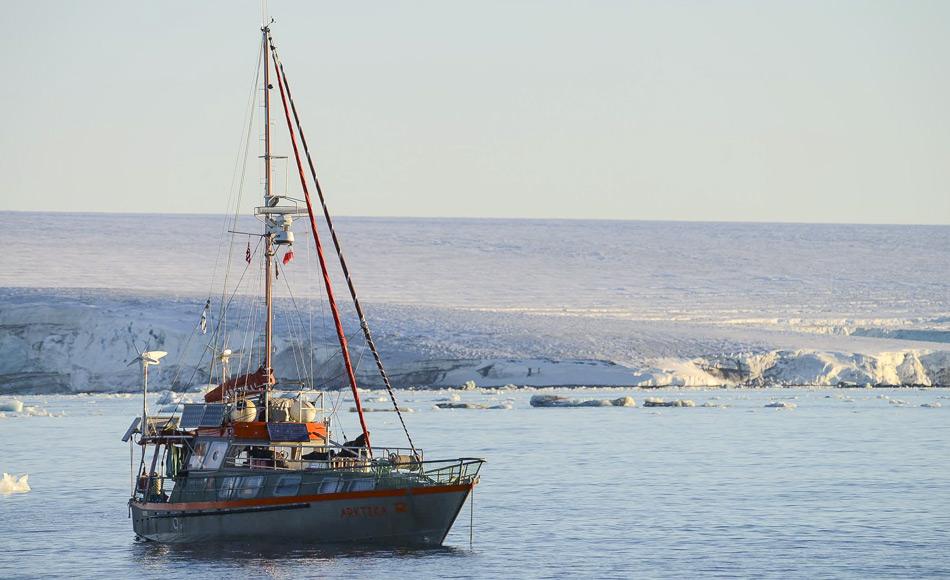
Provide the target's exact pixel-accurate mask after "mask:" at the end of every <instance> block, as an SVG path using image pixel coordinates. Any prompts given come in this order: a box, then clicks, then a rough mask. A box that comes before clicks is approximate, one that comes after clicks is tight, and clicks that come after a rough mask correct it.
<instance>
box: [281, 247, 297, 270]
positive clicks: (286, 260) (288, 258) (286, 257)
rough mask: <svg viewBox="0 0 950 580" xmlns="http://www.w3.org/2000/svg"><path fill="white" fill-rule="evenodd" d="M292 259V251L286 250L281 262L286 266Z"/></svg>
mask: <svg viewBox="0 0 950 580" xmlns="http://www.w3.org/2000/svg"><path fill="white" fill-rule="evenodd" d="M293 259H294V251H293V250H288V251H287V253H286V254H284V259H283V260H282V261H283V263H284V265H285V266H286V265H287V264H288V263H289V262H290V261H291V260H293Z"/></svg>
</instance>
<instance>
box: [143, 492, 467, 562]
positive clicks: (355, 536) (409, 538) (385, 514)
mask: <svg viewBox="0 0 950 580" xmlns="http://www.w3.org/2000/svg"><path fill="white" fill-rule="evenodd" d="M473 487H474V483H471V484H463V485H444V486H431V487H416V488H407V489H387V490H374V491H365V492H356V493H334V494H321V495H313V496H295V497H284V498H264V499H260V500H242V501H227V502H192V503H143V502H136V501H133V502H130V504H129V505H130V507H131V515H132V525H133V529H134V530H135V533H136V534H137V535H138V536H139V537H140V538H143V539H146V540H151V541H156V542H163V543H191V542H213V541H220V540H255V541H260V540H267V541H270V540H275V541H281V542H299V543H314V544H340V543H356V544H368V545H397V546H440V545H442V542H443V541H444V540H445V536H446V535H447V534H448V532H449V530H450V529H451V527H452V524H453V523H454V522H455V519H456V517H457V516H458V514H459V511H460V510H461V509H462V506H463V505H464V504H465V500H466V499H467V498H468V495H469V493H471V491H472V488H473Z"/></svg>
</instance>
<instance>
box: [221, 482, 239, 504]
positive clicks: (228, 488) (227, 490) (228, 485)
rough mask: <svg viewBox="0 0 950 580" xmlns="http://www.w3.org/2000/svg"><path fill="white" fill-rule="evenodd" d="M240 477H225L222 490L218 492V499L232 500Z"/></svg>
mask: <svg viewBox="0 0 950 580" xmlns="http://www.w3.org/2000/svg"><path fill="white" fill-rule="evenodd" d="M240 480H241V478H240V477H225V478H224V479H223V480H221V489H219V490H218V499H231V494H233V493H234V490H235V489H237V487H238V482H239V481H240Z"/></svg>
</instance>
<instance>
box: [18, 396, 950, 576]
mask: <svg viewBox="0 0 950 580" xmlns="http://www.w3.org/2000/svg"><path fill="white" fill-rule="evenodd" d="M531 394H532V393H530V392H523V391H519V392H507V393H500V394H492V393H486V392H481V391H473V392H466V393H464V394H463V395H462V397H463V401H478V402H487V401H495V402H498V401H502V400H505V399H512V402H513V403H514V408H513V409H512V410H490V411H476V410H455V411H444V410H433V409H432V405H433V402H434V400H435V399H437V398H439V397H444V396H446V393H445V392H433V391H427V392H412V393H405V394H404V395H403V400H405V401H406V404H407V405H409V406H411V407H413V408H415V409H416V410H417V412H416V413H413V414H410V415H408V416H407V420H408V423H409V426H410V429H411V430H412V431H413V434H414V437H415V439H416V441H417V443H418V444H420V445H421V446H423V447H424V448H425V449H427V453H426V455H427V457H429V458H432V459H435V458H439V457H452V456H457V455H467V456H483V457H485V458H487V459H488V464H487V465H486V466H485V468H484V469H483V471H482V483H481V485H479V487H478V488H477V491H476V494H475V511H474V529H473V532H474V543H473V544H472V545H470V544H469V522H470V520H469V514H470V512H469V508H468V506H466V507H465V508H464V509H463V511H462V513H461V515H460V517H459V520H458V522H457V523H456V526H455V528H454V529H453V531H452V533H451V534H450V535H449V537H448V539H447V542H446V546H445V547H444V548H442V549H435V550H358V549H350V550H328V549H321V548H313V547H306V546H287V545H283V546H276V547H275V546H270V547H262V546H238V545H233V546H195V547H179V546H163V545H158V544H150V543H141V542H136V541H135V540H134V538H133V534H132V530H131V522H130V521H129V519H128V517H127V516H128V513H127V509H126V505H125V503H126V499H127V497H128V492H129V450H128V448H127V446H126V445H124V444H122V443H121V442H120V441H119V438H120V437H121V435H122V433H123V431H124V430H125V428H126V426H127V425H128V423H129V420H130V419H131V417H132V416H133V415H134V414H135V413H136V409H137V407H138V405H139V404H140V401H139V400H138V399H136V398H134V397H133V398H112V397H109V396H103V395H97V396H63V397H23V398H22V400H23V401H24V402H25V403H27V404H35V405H40V406H42V407H44V408H46V409H48V410H50V411H52V412H57V413H58V412H62V411H65V413H66V416H64V417H10V416H7V417H6V418H0V441H2V443H0V471H7V472H16V473H29V474H30V484H31V486H32V488H33V490H32V491H31V492H29V493H26V494H17V495H10V496H0V578H19V577H38V576H54V577H80V578H88V577H133V576H134V577H144V578H185V577H188V578H209V577H236V576H238V575H241V576H252V577H257V576H269V577H279V578H306V577H331V578H336V577H370V578H373V577H387V578H404V577H416V578H436V577H449V578H453V577H474V576H477V577H596V578H608V577H617V578H630V577H638V578H654V577H663V578H684V577H697V576H701V577H713V576H718V577H736V576H741V577H750V576H754V577H774V578H789V577H805V578H817V577H844V578H870V577H900V578H909V577H936V576H950V549H948V546H950V462H948V457H950V392H948V391H946V390H937V389H931V390H911V389H904V390H883V389H876V390H831V389H824V390H810V389H769V390H702V391H695V390H667V391H659V392H644V391H636V390H626V391H610V392H600V393H598V392H595V391H575V392H568V393H567V394H569V395H570V396H577V397H583V398H588V397H591V398H593V397H595V396H598V395H600V396H603V397H611V398H613V397H618V396H620V395H621V394H631V395H633V396H634V397H635V398H636V399H637V401H638V403H640V404H642V401H643V399H644V398H645V397H647V396H663V397H667V398H689V399H692V400H694V401H695V402H696V403H697V404H702V403H704V402H713V403H718V404H721V405H724V407H721V408H700V407H696V408H666V409H648V408H643V407H638V408H585V409H534V408H531V407H530V406H529V405H528V398H529V397H530V395H531ZM885 396H886V397H890V399H888V398H884V397H885ZM369 398H370V399H371V402H370V403H369V405H370V406H375V407H382V406H384V404H383V403H378V402H376V403H374V402H372V399H373V398H374V395H370V396H369ZM895 399H899V400H901V401H903V403H902V404H897V403H895V402H892V401H893V400H895ZM773 400H784V401H791V402H794V403H796V404H797V405H798V408H797V409H794V410H783V409H768V408H765V407H764V405H765V404H767V403H769V402H770V401H773ZM0 402H2V401H0ZM934 402H942V404H943V406H942V407H941V408H922V407H920V405H921V404H923V403H934ZM347 406H348V405H344V407H347ZM8 415H9V414H8ZM340 419H341V420H342V422H343V425H344V426H345V427H349V429H350V430H351V431H355V421H354V418H353V417H352V416H351V415H350V414H344V416H342V417H341V418H340ZM369 419H370V422H371V429H372V430H373V432H374V435H375V440H377V441H380V442H385V441H389V442H392V443H395V444H398V443H400V442H401V441H402V440H401V439H400V438H399V431H398V427H397V425H396V419H395V417H393V416H391V415H389V414H384V413H376V414H373V415H370V416H369Z"/></svg>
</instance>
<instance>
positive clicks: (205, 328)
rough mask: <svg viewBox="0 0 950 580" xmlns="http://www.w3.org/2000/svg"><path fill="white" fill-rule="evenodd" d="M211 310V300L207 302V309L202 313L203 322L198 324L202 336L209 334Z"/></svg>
mask: <svg viewBox="0 0 950 580" xmlns="http://www.w3.org/2000/svg"><path fill="white" fill-rule="evenodd" d="M210 309H211V300H210V299H209V300H208V301H207V302H205V307H204V309H203V310H202V311H201V322H199V323H198V324H199V326H201V334H207V333H208V310H210Z"/></svg>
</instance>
